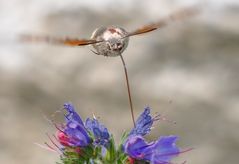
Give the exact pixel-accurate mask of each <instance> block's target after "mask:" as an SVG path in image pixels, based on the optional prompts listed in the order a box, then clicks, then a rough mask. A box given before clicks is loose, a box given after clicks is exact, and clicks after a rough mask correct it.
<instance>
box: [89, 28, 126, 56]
mask: <svg viewBox="0 0 239 164" xmlns="http://www.w3.org/2000/svg"><path fill="white" fill-rule="evenodd" d="M127 34H128V33H127V32H126V31H125V30H124V29H123V28H120V27H115V26H110V27H100V28H98V29H96V30H95V31H94V32H93V34H92V36H91V38H92V39H95V40H97V41H102V42H99V43H96V44H93V48H94V49H95V50H96V52H95V53H96V54H98V55H104V56H119V55H120V54H121V53H122V52H123V51H124V50H125V49H126V47H127V46H128V41H129V38H128V37H125V36H127Z"/></svg>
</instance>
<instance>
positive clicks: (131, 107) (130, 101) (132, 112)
mask: <svg viewBox="0 0 239 164" xmlns="http://www.w3.org/2000/svg"><path fill="white" fill-rule="evenodd" d="M120 58H121V61H122V64H123V66H124V74H125V79H126V85H127V91H128V97H129V105H130V111H131V116H132V120H133V124H134V127H135V120H134V110H133V103H132V98H131V93H130V86H129V78H128V73H127V68H126V64H125V61H124V58H123V56H122V54H120Z"/></svg>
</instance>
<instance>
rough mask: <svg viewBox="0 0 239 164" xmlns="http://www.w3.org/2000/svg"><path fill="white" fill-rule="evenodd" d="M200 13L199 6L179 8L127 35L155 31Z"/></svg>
mask: <svg viewBox="0 0 239 164" xmlns="http://www.w3.org/2000/svg"><path fill="white" fill-rule="evenodd" d="M198 13H199V8H196V7H190V8H183V9H181V10H178V11H176V12H174V13H172V14H170V15H168V16H167V17H165V18H162V19H160V20H159V21H157V22H155V23H151V24H148V25H145V26H143V27H141V28H138V29H136V30H134V31H132V32H129V34H128V35H127V36H128V37H129V36H134V35H140V34H144V33H148V32H151V31H154V30H156V29H158V28H161V27H164V26H166V25H168V24H169V23H171V22H174V21H178V20H183V19H186V18H188V17H192V16H194V15H196V14H198Z"/></svg>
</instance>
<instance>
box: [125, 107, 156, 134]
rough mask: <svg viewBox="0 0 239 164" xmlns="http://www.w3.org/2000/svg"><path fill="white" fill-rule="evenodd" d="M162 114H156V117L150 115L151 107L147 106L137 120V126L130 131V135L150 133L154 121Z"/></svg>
mask: <svg viewBox="0 0 239 164" xmlns="http://www.w3.org/2000/svg"><path fill="white" fill-rule="evenodd" d="M159 116H160V115H156V116H155V117H154V118H152V116H151V115H150V108H149V107H146V108H145V109H144V112H143V113H141V115H140V116H139V118H138V119H137V121H136V125H135V127H134V128H133V129H132V130H131V131H130V133H129V135H141V136H144V135H146V134H148V133H149V132H150V130H151V127H152V125H153V123H154V121H156V120H158V117H159Z"/></svg>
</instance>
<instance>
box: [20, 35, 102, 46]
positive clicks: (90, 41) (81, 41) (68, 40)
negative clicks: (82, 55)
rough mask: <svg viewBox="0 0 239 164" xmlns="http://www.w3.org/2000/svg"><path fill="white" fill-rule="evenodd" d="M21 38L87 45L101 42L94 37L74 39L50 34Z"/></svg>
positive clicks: (70, 44) (52, 42)
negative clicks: (49, 35)
mask: <svg viewBox="0 0 239 164" xmlns="http://www.w3.org/2000/svg"><path fill="white" fill-rule="evenodd" d="M20 40H21V41H23V42H42V43H49V44H59V45H67V46H85V45H89V44H95V43H99V42H101V41H96V40H93V39H72V38H65V39H62V38H54V37H48V36H33V35H21V36H20Z"/></svg>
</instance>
